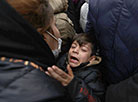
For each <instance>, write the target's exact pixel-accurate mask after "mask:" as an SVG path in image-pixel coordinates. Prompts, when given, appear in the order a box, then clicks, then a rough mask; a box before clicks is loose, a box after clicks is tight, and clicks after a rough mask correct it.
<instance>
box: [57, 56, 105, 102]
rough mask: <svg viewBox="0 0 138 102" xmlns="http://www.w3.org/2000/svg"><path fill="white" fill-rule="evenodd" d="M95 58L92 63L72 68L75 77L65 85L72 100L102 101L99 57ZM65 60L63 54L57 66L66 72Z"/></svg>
mask: <svg viewBox="0 0 138 102" xmlns="http://www.w3.org/2000/svg"><path fill="white" fill-rule="evenodd" d="M97 58H98V59H97V60H95V61H93V63H90V64H88V65H87V64H82V65H80V66H79V67H76V68H72V71H73V74H74V76H75V77H74V78H73V80H72V81H71V82H70V83H69V85H68V86H66V90H67V92H68V93H67V96H70V97H69V98H71V99H72V100H73V102H104V91H105V86H104V84H103V82H102V78H101V77H102V76H101V73H100V71H99V69H100V67H101V66H100V64H99V63H100V62H101V58H99V57H97ZM66 62H67V54H65V55H63V56H62V57H61V58H60V59H59V61H58V63H57V65H58V67H59V68H61V69H62V70H64V71H65V72H67V69H66V66H67V65H66Z"/></svg>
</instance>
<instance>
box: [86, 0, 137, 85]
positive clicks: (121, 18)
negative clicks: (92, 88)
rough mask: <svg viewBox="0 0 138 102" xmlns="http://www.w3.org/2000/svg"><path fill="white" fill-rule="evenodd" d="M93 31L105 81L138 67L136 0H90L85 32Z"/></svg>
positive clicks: (119, 76)
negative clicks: (99, 48) (102, 61)
mask: <svg viewBox="0 0 138 102" xmlns="http://www.w3.org/2000/svg"><path fill="white" fill-rule="evenodd" d="M93 29H94V30H95V32H96V33H95V34H96V37H97V39H98V41H99V44H100V47H101V53H102V55H103V59H104V61H105V65H106V67H107V68H108V69H107V72H108V73H107V75H108V76H107V78H108V81H109V83H118V82H120V81H121V80H124V79H127V78H128V77H129V76H131V75H132V74H134V73H135V72H137V68H138V0H90V1H89V14H88V23H87V27H86V32H90V31H91V30H93Z"/></svg>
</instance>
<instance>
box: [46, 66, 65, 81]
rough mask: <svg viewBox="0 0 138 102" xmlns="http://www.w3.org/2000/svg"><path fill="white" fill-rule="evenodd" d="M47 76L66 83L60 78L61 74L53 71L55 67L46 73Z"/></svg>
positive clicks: (49, 68)
mask: <svg viewBox="0 0 138 102" xmlns="http://www.w3.org/2000/svg"><path fill="white" fill-rule="evenodd" d="M46 74H47V75H49V76H51V77H53V78H55V79H56V80H58V81H60V82H62V81H64V79H63V78H62V77H61V76H60V74H58V73H56V72H55V71H54V70H53V67H48V71H47V72H46Z"/></svg>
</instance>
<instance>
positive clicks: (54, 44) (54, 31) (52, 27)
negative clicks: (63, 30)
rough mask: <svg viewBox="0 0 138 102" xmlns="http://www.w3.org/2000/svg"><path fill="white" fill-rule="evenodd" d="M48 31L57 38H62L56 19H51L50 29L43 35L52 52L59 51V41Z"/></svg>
mask: <svg viewBox="0 0 138 102" xmlns="http://www.w3.org/2000/svg"><path fill="white" fill-rule="evenodd" d="M47 31H48V32H49V33H51V34H52V35H53V36H54V37H55V38H60V37H61V36H60V32H59V30H58V29H57V27H56V24H55V18H54V17H53V18H52V19H51V22H50V24H49V28H48V29H47V30H46V31H45V32H44V33H43V36H44V40H45V41H46V42H47V44H48V45H49V47H50V48H51V50H55V49H58V41H57V40H56V39H55V38H54V37H52V36H51V35H50V34H49V33H48V32H47Z"/></svg>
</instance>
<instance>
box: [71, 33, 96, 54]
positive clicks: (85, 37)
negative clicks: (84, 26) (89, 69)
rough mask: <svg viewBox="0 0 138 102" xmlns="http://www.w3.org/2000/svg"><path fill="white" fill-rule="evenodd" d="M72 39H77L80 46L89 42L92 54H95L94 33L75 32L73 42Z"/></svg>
mask: <svg viewBox="0 0 138 102" xmlns="http://www.w3.org/2000/svg"><path fill="white" fill-rule="evenodd" d="M74 41H77V42H78V43H79V45H80V46H82V44H87V43H91V45H92V47H91V50H92V55H95V54H96V51H97V42H96V37H95V36H94V35H92V34H86V33H80V34H77V35H75V36H74V37H73V42H74Z"/></svg>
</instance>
